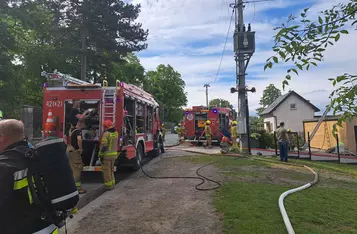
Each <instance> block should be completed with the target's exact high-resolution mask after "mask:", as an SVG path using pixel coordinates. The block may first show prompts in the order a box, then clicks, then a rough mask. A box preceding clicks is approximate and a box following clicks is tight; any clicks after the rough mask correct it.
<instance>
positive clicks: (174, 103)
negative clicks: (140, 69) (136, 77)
mask: <svg viewBox="0 0 357 234" xmlns="http://www.w3.org/2000/svg"><path fill="white" fill-rule="evenodd" d="M185 86H186V84H185V81H184V80H182V79H181V74H180V73H179V72H177V71H175V70H174V68H173V67H171V66H170V65H167V66H165V65H164V64H160V65H159V66H157V68H156V70H155V71H149V72H147V73H146V83H145V86H144V88H145V90H146V91H148V92H149V93H151V94H152V95H154V97H155V99H156V101H158V103H159V104H160V107H161V109H162V110H164V112H165V111H166V113H168V114H166V117H168V116H169V113H171V112H175V111H177V110H178V109H180V108H181V107H182V106H185V105H186V104H187V93H186V92H185ZM163 117H164V116H162V118H163ZM163 119H164V118H163Z"/></svg>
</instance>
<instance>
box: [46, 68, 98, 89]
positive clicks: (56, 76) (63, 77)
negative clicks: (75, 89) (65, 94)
mask: <svg viewBox="0 0 357 234" xmlns="http://www.w3.org/2000/svg"><path fill="white" fill-rule="evenodd" d="M41 76H44V77H46V78H47V79H48V80H58V81H62V83H63V86H67V85H68V83H73V84H76V85H90V84H91V83H89V82H87V81H84V80H80V79H77V78H74V77H72V76H70V75H67V74H63V73H60V72H58V71H57V69H56V70H54V71H53V73H48V72H45V71H43V72H41Z"/></svg>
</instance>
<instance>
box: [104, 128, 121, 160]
mask: <svg viewBox="0 0 357 234" xmlns="http://www.w3.org/2000/svg"><path fill="white" fill-rule="evenodd" d="M118 137H119V134H118V132H112V133H109V134H107V133H106V135H103V139H102V146H108V148H107V151H105V152H100V153H99V156H103V157H117V156H118V152H117V147H113V144H115V143H116V144H117V143H118ZM113 148H114V149H113Z"/></svg>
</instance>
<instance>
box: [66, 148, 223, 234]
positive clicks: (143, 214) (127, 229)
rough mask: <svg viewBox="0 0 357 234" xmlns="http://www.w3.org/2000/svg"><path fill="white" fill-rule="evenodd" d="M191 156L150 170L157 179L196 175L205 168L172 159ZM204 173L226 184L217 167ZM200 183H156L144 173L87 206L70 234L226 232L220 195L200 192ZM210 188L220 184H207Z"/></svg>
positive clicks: (73, 222)
mask: <svg viewBox="0 0 357 234" xmlns="http://www.w3.org/2000/svg"><path fill="white" fill-rule="evenodd" d="M185 154H186V155H187V153H184V152H182V151H174V150H172V151H168V152H167V153H166V154H165V155H164V156H165V157H162V156H161V157H159V158H156V159H154V160H152V161H151V162H150V163H149V164H148V165H145V167H144V168H145V170H146V171H147V173H148V174H150V175H152V176H195V171H196V169H197V168H199V167H200V166H201V165H198V164H193V163H190V162H185V161H182V160H179V161H178V160H174V159H172V158H170V156H171V157H172V156H178V155H185ZM190 155H192V153H190ZM201 173H202V174H204V175H208V176H207V177H209V178H215V179H217V180H220V176H219V173H218V170H217V168H215V167H214V166H209V167H206V168H204V169H203V170H202V171H201ZM199 182H200V181H199V180H188V179H150V178H148V177H146V176H145V175H144V174H143V173H142V172H141V171H139V172H137V173H135V174H134V175H133V176H131V177H130V178H128V179H127V180H125V181H122V182H120V183H119V184H117V185H116V187H115V189H114V190H112V191H110V192H107V193H105V194H104V195H102V196H101V197H99V198H97V199H96V200H95V201H93V202H92V203H90V204H88V205H87V206H86V207H84V208H83V209H82V210H81V211H80V212H79V214H77V215H76V216H75V217H74V218H73V219H72V220H70V221H69V223H68V225H67V227H68V233H83V234H91V233H93V234H98V233H113V234H114V233H116V234H118V233H123V234H124V233H134V234H135V233H160V234H161V233H165V234H166V233H175V234H183V233H189V234H192V233H207V234H210V233H222V230H223V226H222V223H221V221H220V217H219V214H218V213H216V210H215V208H214V207H213V205H212V195H213V193H214V191H208V192H207V191H197V190H195V188H194V187H195V185H196V184H198V183H199ZM208 186H214V185H212V184H210V183H207V184H205V185H203V187H208Z"/></svg>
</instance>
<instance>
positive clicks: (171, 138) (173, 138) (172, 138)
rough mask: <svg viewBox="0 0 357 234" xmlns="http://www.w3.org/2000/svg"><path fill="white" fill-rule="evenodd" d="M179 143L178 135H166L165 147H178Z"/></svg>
mask: <svg viewBox="0 0 357 234" xmlns="http://www.w3.org/2000/svg"><path fill="white" fill-rule="evenodd" d="M178 142H179V138H178V135H177V134H166V135H165V142H164V145H165V146H172V145H176V144H178Z"/></svg>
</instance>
